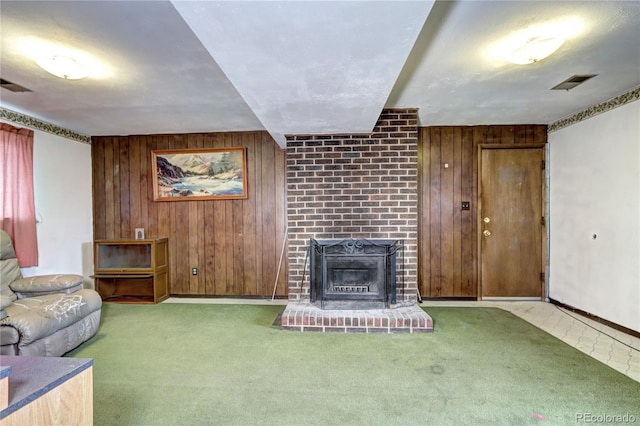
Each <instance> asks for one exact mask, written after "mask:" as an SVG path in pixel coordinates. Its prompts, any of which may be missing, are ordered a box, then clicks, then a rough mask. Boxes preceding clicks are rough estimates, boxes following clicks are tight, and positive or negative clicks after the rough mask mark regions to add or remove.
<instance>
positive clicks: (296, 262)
mask: <svg viewBox="0 0 640 426" xmlns="http://www.w3.org/2000/svg"><path fill="white" fill-rule="evenodd" d="M417 146H418V110H417V109H416V108H407V109H385V110H383V111H382V114H381V115H380V118H379V119H378V122H377V124H376V126H375V128H374V129H373V132H372V133H370V134H353V135H344V134H340V135H295V136H288V137H287V153H286V157H287V205H288V207H287V210H288V211H287V213H288V226H289V248H288V260H289V300H290V301H301V302H305V301H309V272H308V271H309V264H308V261H307V262H306V263H307V265H306V268H305V267H304V266H305V257H306V252H307V248H308V245H309V239H310V238H322V239H342V238H347V237H353V238H367V239H376V238H384V239H399V240H403V241H404V246H405V250H404V283H401V282H398V283H397V285H398V289H397V296H398V297H397V305H411V304H414V303H415V302H416V299H417V275H418V274H417V269H418V268H417V239H418V227H417V226H418V195H417V187H418V177H417V171H418V151H417ZM303 275H304V280H303Z"/></svg>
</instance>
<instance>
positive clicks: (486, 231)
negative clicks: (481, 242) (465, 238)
mask: <svg viewBox="0 0 640 426" xmlns="http://www.w3.org/2000/svg"><path fill="white" fill-rule="evenodd" d="M482 235H484V236H485V237H488V236H489V235H491V231H489V230H488V229H485V230H484V231H483V232H482Z"/></svg>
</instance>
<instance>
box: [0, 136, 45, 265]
mask: <svg viewBox="0 0 640 426" xmlns="http://www.w3.org/2000/svg"><path fill="white" fill-rule="evenodd" d="M0 166H1V167H2V169H1V170H0V189H1V190H2V191H0V215H1V218H2V223H0V228H2V229H4V230H5V231H6V232H7V233H8V234H9V235H10V236H11V239H12V240H13V246H14V248H15V250H16V256H17V257H18V263H19V265H20V267H21V268H25V267H29V266H38V238H37V234H36V208H35V201H34V195H33V130H29V129H19V128H16V127H13V126H11V125H9V124H5V123H0Z"/></svg>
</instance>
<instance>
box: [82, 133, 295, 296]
mask: <svg viewBox="0 0 640 426" xmlns="http://www.w3.org/2000/svg"><path fill="white" fill-rule="evenodd" d="M221 147H245V148H247V175H248V176H247V179H248V181H247V183H248V195H249V197H248V199H246V200H205V201H170V202H167V201H164V202H155V201H153V186H152V178H151V176H152V165H151V151H152V150H156V149H185V148H221ZM91 150H92V165H93V205H94V212H93V217H94V238H95V239H119V238H124V239H130V238H134V229H135V228H144V229H145V234H146V235H145V236H146V237H147V238H156V237H168V238H169V256H170V260H169V268H170V273H169V274H170V275H169V291H170V293H171V294H172V295H202V296H204V295H215V296H263V297H267V296H268V297H271V294H272V291H273V287H274V283H275V280H276V276H277V273H278V265H279V262H280V254H281V252H282V244H285V241H284V234H285V230H286V225H287V220H286V184H285V151H284V150H282V149H281V148H280V147H279V146H278V145H277V144H276V143H275V141H273V139H272V138H271V136H269V134H268V133H267V132H229V133H203V134H175V135H149V136H113V137H93V138H92V149H91ZM192 267H197V268H198V269H199V273H198V275H197V276H193V275H192V274H191V268H192ZM287 269H288V268H287V262H286V256H285V257H284V259H283V261H282V265H281V267H280V274H279V277H278V285H277V292H276V295H277V296H285V295H286V294H287Z"/></svg>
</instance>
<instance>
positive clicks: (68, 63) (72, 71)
mask: <svg viewBox="0 0 640 426" xmlns="http://www.w3.org/2000/svg"><path fill="white" fill-rule="evenodd" d="M36 63H37V64H38V65H39V66H40V68H42V69H43V70H45V71H47V72H48V73H50V74H53V75H55V76H56V77H60V78H64V79H65V80H79V79H82V78H85V77H86V76H87V75H89V73H88V71H87V69H86V68H85V66H84V65H82V64H80V63H79V62H78V61H76V60H75V59H73V58H71V57H69V56H64V55H55V56H46V57H43V58H40V59H38V60H37V61H36Z"/></svg>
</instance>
